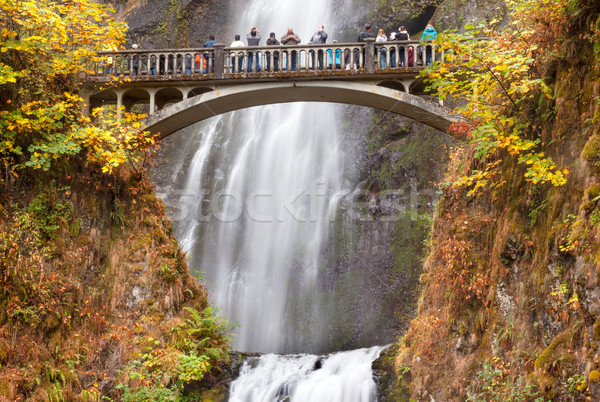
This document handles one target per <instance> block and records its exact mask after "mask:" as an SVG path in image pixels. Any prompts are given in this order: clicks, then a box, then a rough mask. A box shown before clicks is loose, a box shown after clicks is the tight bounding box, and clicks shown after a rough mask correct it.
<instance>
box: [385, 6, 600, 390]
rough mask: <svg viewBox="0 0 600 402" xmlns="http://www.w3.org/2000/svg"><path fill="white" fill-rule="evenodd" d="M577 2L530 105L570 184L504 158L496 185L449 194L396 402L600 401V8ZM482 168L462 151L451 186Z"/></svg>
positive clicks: (545, 145) (400, 366) (437, 223)
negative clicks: (538, 176) (545, 90)
mask: <svg viewBox="0 0 600 402" xmlns="http://www.w3.org/2000/svg"><path fill="white" fill-rule="evenodd" d="M570 7H572V9H568V8H565V9H568V10H569V18H568V19H567V20H564V22H562V23H561V24H560V25H561V27H562V30H561V33H560V34H557V36H556V37H555V38H554V39H550V38H547V37H545V38H544V37H542V38H541V39H540V40H541V41H543V42H541V43H542V44H541V45H540V46H547V43H548V42H547V41H550V42H552V46H555V44H556V48H555V49H556V53H554V54H553V55H552V56H551V57H548V58H546V59H545V62H544V64H543V65H542V66H540V67H539V68H540V69H541V75H542V76H543V77H544V79H545V80H546V82H547V83H549V85H550V86H551V88H552V93H553V96H552V99H551V100H550V101H545V100H543V99H542V97H540V98H539V99H536V100H535V103H532V104H526V105H522V108H523V109H524V110H528V111H529V114H530V116H531V119H532V121H535V122H541V125H540V126H536V127H539V129H540V134H539V136H540V138H541V143H540V150H541V151H543V152H544V154H546V155H549V156H551V157H552V159H553V160H554V161H555V162H556V163H557V165H558V166H560V167H561V168H567V169H568V170H569V172H570V173H569V175H568V181H567V184H566V185H564V186H561V187H553V186H551V185H541V184H538V185H533V184H531V183H530V182H527V181H526V180H525V178H524V172H525V168H524V167H523V166H522V165H519V164H517V160H516V158H515V157H511V156H510V155H508V154H500V155H498V159H499V160H501V162H499V163H500V172H499V174H498V178H497V182H496V183H494V186H493V187H492V189H489V190H486V191H484V192H483V193H481V194H479V195H477V196H469V195H468V189H465V188H464V187H461V186H457V185H452V184H451V185H449V186H447V187H446V188H445V189H444V191H443V196H442V199H441V200H440V203H439V206H438V211H437V213H436V216H435V219H434V222H433V229H432V230H433V231H432V238H431V248H430V254H429V256H428V258H427V261H426V263H425V266H424V274H423V275H422V278H421V281H422V283H423V286H424V288H423V292H422V295H421V298H420V300H419V308H418V316H417V318H416V319H415V320H414V321H413V322H412V323H411V327H410V329H409V331H408V334H407V335H406V336H405V337H404V339H403V340H402V341H401V342H400V343H399V344H398V345H397V347H398V351H397V358H396V362H395V368H396V370H397V371H396V374H397V375H398V378H399V380H398V382H397V383H396V387H395V388H394V391H393V392H396V395H402V394H403V395H404V396H405V397H411V398H414V399H419V400H424V399H429V398H431V397H433V398H434V399H436V400H449V399H456V400H461V399H464V398H466V397H471V398H472V399H474V400H490V399H496V398H499V399H505V398H517V399H534V398H538V397H542V398H545V399H557V400H584V399H590V400H596V399H598V398H599V397H600V386H599V382H598V381H599V379H600V371H599V370H600V366H599V360H598V359H599V357H600V349H599V345H600V343H599V342H600V331H599V330H598V329H599V328H600V321H599V314H600V308H599V306H600V297H599V296H600V282H599V279H598V273H599V272H598V268H599V267H600V265H599V262H600V261H599V259H598V255H600V254H599V251H600V242H599V240H600V237H599V236H600V232H599V226H598V222H599V218H598V216H599V212H598V209H599V205H598V200H599V198H600V197H599V195H600V186H599V185H598V183H599V174H600V170H599V168H598V166H600V163H599V161H600V154H599V153H598V150H599V149H600V146H599V145H598V144H599V139H598V138H599V135H598V133H599V131H600V125H599V122H600V106H599V102H598V99H600V97H599V96H600V84H599V81H598V77H599V76H600V75H599V74H600V70H599V69H598V60H599V52H598V50H597V47H596V46H595V43H597V42H596V41H597V30H596V28H593V27H595V26H596V25H595V24H596V23H597V21H598V17H599V15H600V9H599V8H598V5H597V3H594V2H586V1H581V2H577V3H576V4H575V3H573V4H571V5H570ZM556 14H557V18H558V17H560V15H561V14H560V13H558V12H557V13H556ZM584 16H585V17H584ZM552 18H553V17H550V21H552ZM590 26H591V27H592V29H590ZM546 55H547V54H546ZM481 166H482V165H481V161H480V160H479V159H477V158H475V156H474V150H473V149H471V148H466V149H465V150H463V151H461V152H460V153H458V154H455V155H453V156H452V157H451V162H450V164H449V174H448V177H447V178H446V179H445V181H447V182H448V183H454V182H455V181H456V180H457V179H458V178H459V177H461V176H464V175H466V174H468V172H470V171H472V170H475V169H481Z"/></svg>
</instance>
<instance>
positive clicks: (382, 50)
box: [109, 24, 437, 75]
mask: <svg viewBox="0 0 600 402" xmlns="http://www.w3.org/2000/svg"><path fill="white" fill-rule="evenodd" d="M371 31H372V27H371V25H369V24H367V25H365V29H364V31H362V32H361V33H359V35H358V39H357V41H358V42H364V41H365V39H367V38H374V39H375V42H376V43H383V42H388V41H391V42H394V41H408V40H410V35H409V33H408V31H407V30H406V27H404V26H401V27H399V28H398V30H397V31H393V32H391V33H390V35H387V34H386V33H385V31H384V30H383V29H379V30H378V31H377V35H373V34H372V33H371ZM328 38H329V35H328V34H327V32H325V27H324V26H323V25H319V26H318V27H317V30H316V32H315V33H314V34H313V35H312V36H311V38H310V40H309V41H308V44H309V45H310V44H324V43H327V39H328ZM436 38H437V32H436V31H435V29H434V28H433V25H431V24H428V25H427V27H426V28H425V30H424V31H423V34H422V35H421V41H422V42H425V41H432V40H435V39H436ZM261 40H262V37H261V35H260V32H259V30H258V28H256V27H253V28H252V29H251V30H250V32H249V33H248V34H247V35H246V43H244V42H242V40H241V35H239V34H238V35H235V36H234V40H233V42H231V44H230V45H229V46H230V47H231V48H238V47H255V46H260V42H261ZM300 42H301V40H300V37H299V36H298V34H296V33H295V32H294V30H293V28H292V27H289V28H288V30H287V32H286V33H285V34H284V35H283V36H281V39H280V41H279V40H277V37H276V34H275V32H271V33H270V34H269V37H268V38H267V40H266V45H267V46H275V45H277V46H279V45H298V44H300ZM216 43H217V41H216V40H215V37H214V35H210V36H209V40H208V41H207V42H206V43H204V45H203V47H204V48H213V47H214V45H215V44H216ZM332 43H337V41H336V40H333V41H332ZM137 47H138V46H137V44H134V45H132V49H137ZM398 50H399V51H398V57H396V56H397V55H396V48H394V47H392V48H390V58H389V60H390V67H392V68H394V67H396V61H397V58H398V59H399V60H398V65H399V66H401V67H403V66H405V65H408V66H412V65H413V63H414V47H413V46H410V45H409V46H407V49H406V50H407V52H406V53H407V56H405V51H404V47H400V48H399V49H398ZM425 52H426V55H425V62H426V64H427V65H430V64H431V62H432V49H431V47H430V46H427V47H426V49H425ZM325 55H327V59H328V60H324V59H325ZM386 55H387V48H386V47H385V46H378V55H377V59H378V60H377V62H378V63H379V66H380V67H381V68H387V57H386ZM269 56H270V55H269ZM350 56H351V53H350V50H348V49H346V50H345V52H344V64H345V65H346V68H348V69H349V68H350V64H351V63H352V62H353V63H354V64H356V62H357V60H359V59H360V53H359V51H358V50H355V51H354V54H353V57H352V60H351V58H350ZM210 57H211V56H209V55H208V54H204V55H203V57H200V55H196V58H195V60H193V58H192V56H191V55H187V56H186V57H185V74H186V75H189V74H191V72H192V68H193V64H195V65H196V66H202V67H201V68H202V70H203V72H204V73H207V72H208V70H209V69H212V71H213V72H214V63H210V62H209V58H210ZM212 57H214V56H212ZM311 57H312V62H313V65H314V66H316V67H317V68H319V69H320V70H322V69H323V68H324V67H328V68H331V67H332V65H333V64H334V63H335V65H336V68H338V69H339V68H341V50H340V49H337V50H336V52H335V56H334V55H333V53H332V51H331V50H327V53H324V51H323V50H316V51H314V52H312V51H311ZM405 57H408V60H405ZM243 59H244V56H242V55H240V56H234V57H232V58H231V66H232V71H233V72H238V73H240V72H242V68H243ZM362 60H363V63H364V50H363V57H362ZM132 61H133V63H132V64H133V65H132V67H133V70H134V71H133V73H134V75H137V73H138V64H139V60H138V57H137V56H134V57H133V60H132ZM266 61H267V65H266V69H267V70H268V71H271V57H267V60H266ZM161 62H163V61H161ZM254 63H256V66H255V69H256V71H257V72H258V71H261V65H260V57H258V54H256V55H255V54H254V53H253V52H246V70H247V72H251V71H253V64H254ZM110 64H112V63H110ZM163 64H164V62H163ZM273 64H274V66H273V71H279V68H280V67H279V66H280V64H279V52H278V51H274V52H273ZM211 66H212V67H211ZM159 67H160V73H161V74H163V69H164V66H163V65H161V66H159ZM297 67H298V54H297V52H296V51H291V52H290V55H289V57H287V58H286V64H285V66H281V68H282V69H284V70H286V71H290V70H291V71H295V70H296V69H297ZM150 70H151V71H150V74H152V75H156V62H155V61H154V62H152V63H151V69H150ZM110 73H111V71H109V74H110Z"/></svg>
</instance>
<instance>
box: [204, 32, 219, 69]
mask: <svg viewBox="0 0 600 402" xmlns="http://www.w3.org/2000/svg"><path fill="white" fill-rule="evenodd" d="M216 43H217V41H216V40H215V36H214V35H209V37H208V42H206V43H205V44H204V47H205V48H212V47H215V44H216ZM204 60H206V68H205V69H204V74H206V73H208V53H204ZM211 61H212V68H211V72H213V73H214V72H215V56H214V54H213V55H212V57H211Z"/></svg>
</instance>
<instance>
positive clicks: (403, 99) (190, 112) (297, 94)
mask: <svg viewBox="0 0 600 402" xmlns="http://www.w3.org/2000/svg"><path fill="white" fill-rule="evenodd" d="M289 102H331V103H344V104H351V105H358V106H367V107H372V108H376V109H380V110H384V111H388V112H391V113H395V114H399V115H402V116H405V117H408V118H411V119H414V120H416V121H419V122H421V123H424V124H426V125H428V126H431V127H433V128H435V129H438V130H441V131H447V130H448V127H449V126H450V124H451V123H452V122H455V121H458V120H459V118H458V117H457V116H454V115H450V114H448V111H447V110H446V109H445V108H444V107H442V106H440V105H438V104H436V103H433V102H429V101H426V100H425V99H423V98H421V97H419V96H416V95H411V94H409V93H407V92H403V91H399V90H396V89H391V88H387V87H383V86H378V85H375V83H364V82H347V81H346V82H344V81H312V82H307V81H298V82H292V81H288V82H269V83H254V84H244V85H235V86H228V87H222V88H217V89H215V90H212V91H210V92H207V93H204V94H201V95H197V96H193V97H191V98H188V99H185V100H183V101H181V102H178V103H175V104H172V105H170V106H167V107H165V108H164V109H161V110H159V111H157V112H155V113H154V114H152V115H150V116H149V117H148V118H147V119H146V121H145V127H144V129H145V130H149V131H151V132H153V133H160V137H161V138H164V137H166V136H168V135H170V134H172V133H174V132H176V131H178V130H180V129H182V128H184V127H187V126H189V125H191V124H194V123H197V122H199V121H202V120H205V119H208V118H210V117H213V116H217V115H220V114H223V113H227V112H231V111H234V110H239V109H244V108H249V107H253V106H263V105H269V104H276V103H289Z"/></svg>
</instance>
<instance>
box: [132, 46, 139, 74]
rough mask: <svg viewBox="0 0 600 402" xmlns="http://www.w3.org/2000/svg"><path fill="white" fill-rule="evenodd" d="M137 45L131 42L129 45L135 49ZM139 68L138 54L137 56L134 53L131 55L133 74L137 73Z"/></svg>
mask: <svg viewBox="0 0 600 402" xmlns="http://www.w3.org/2000/svg"><path fill="white" fill-rule="evenodd" d="M137 48H138V45H137V44H135V43H134V44H133V45H131V50H137ZM139 68H140V56H138V55H137V54H134V55H133V56H131V71H132V73H133V75H138V72H139Z"/></svg>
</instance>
